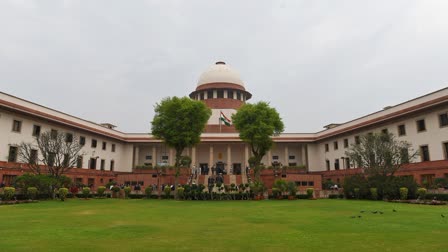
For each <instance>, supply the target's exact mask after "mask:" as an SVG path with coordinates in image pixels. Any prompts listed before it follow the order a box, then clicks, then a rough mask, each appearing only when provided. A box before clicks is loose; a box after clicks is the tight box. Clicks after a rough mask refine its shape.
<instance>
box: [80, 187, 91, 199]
mask: <svg viewBox="0 0 448 252" xmlns="http://www.w3.org/2000/svg"><path fill="white" fill-rule="evenodd" d="M89 194H90V188H89V187H87V186H86V187H83V188H82V196H83V197H84V199H87V198H88V197H89Z"/></svg>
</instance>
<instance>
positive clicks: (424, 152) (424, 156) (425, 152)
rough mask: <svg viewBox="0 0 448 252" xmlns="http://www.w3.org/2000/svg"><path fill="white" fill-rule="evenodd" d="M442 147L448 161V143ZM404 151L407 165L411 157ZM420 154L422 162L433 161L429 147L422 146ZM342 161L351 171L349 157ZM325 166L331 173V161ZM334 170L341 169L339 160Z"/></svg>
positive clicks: (326, 161) (335, 163)
mask: <svg viewBox="0 0 448 252" xmlns="http://www.w3.org/2000/svg"><path fill="white" fill-rule="evenodd" d="M442 145H443V152H444V157H445V159H447V160H448V142H444V143H442ZM404 151H405V153H403V155H402V158H403V160H402V162H403V163H407V162H409V157H408V156H407V153H408V152H407V150H406V149H404ZM419 154H420V160H421V161H422V162H426V161H431V156H430V153H429V146H428V145H421V146H420V149H419ZM342 161H343V162H344V167H343V168H345V169H350V167H351V166H352V165H353V164H351V163H350V159H349V158H347V157H343V158H342ZM325 164H326V168H327V171H329V170H330V169H331V164H330V160H328V159H326V160H325ZM334 169H335V170H339V169H340V165H339V158H336V159H335V161H334Z"/></svg>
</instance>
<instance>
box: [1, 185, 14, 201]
mask: <svg viewBox="0 0 448 252" xmlns="http://www.w3.org/2000/svg"><path fill="white" fill-rule="evenodd" d="M15 193H16V189H15V188H14V187H8V186H7V187H5V188H3V197H4V200H12V198H14V195H15Z"/></svg>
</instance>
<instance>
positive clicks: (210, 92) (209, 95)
mask: <svg viewBox="0 0 448 252" xmlns="http://www.w3.org/2000/svg"><path fill="white" fill-rule="evenodd" d="M207 99H213V90H209V91H207Z"/></svg>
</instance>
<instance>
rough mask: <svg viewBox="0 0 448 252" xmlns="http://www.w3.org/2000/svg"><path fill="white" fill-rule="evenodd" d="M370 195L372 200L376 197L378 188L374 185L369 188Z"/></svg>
mask: <svg viewBox="0 0 448 252" xmlns="http://www.w3.org/2000/svg"><path fill="white" fill-rule="evenodd" d="M370 195H371V196H372V199H373V200H377V199H378V189H377V188H375V187H372V188H370Z"/></svg>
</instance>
